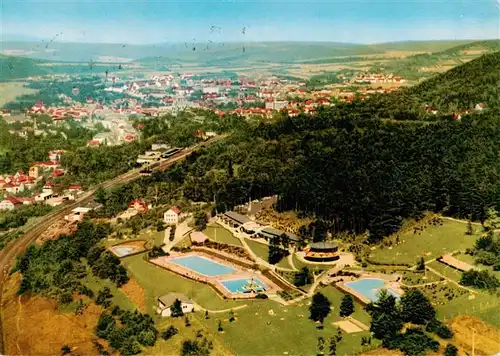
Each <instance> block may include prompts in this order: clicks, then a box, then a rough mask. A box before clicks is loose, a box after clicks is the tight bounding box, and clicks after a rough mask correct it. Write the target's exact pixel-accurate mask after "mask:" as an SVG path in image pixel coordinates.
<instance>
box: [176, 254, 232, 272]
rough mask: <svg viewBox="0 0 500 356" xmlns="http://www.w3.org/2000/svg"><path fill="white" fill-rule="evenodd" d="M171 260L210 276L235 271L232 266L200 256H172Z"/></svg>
mask: <svg viewBox="0 0 500 356" xmlns="http://www.w3.org/2000/svg"><path fill="white" fill-rule="evenodd" d="M171 261H172V262H173V263H175V264H177V265H179V266H182V267H186V268H189V269H191V270H193V271H195V272H197V273H199V274H202V275H204V276H210V277H214V276H221V275H223V274H229V273H233V272H234V271H235V269H234V268H231V267H229V266H226V265H223V264H221V263H217V262H215V261H212V260H210V259H208V258H205V257H201V256H186V257H176V258H172V259H171Z"/></svg>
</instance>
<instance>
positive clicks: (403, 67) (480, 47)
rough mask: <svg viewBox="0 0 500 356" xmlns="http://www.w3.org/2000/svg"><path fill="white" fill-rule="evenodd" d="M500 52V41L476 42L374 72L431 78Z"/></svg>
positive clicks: (409, 77)
mask: <svg viewBox="0 0 500 356" xmlns="http://www.w3.org/2000/svg"><path fill="white" fill-rule="evenodd" d="M495 51H500V40H485V41H475V42H469V43H464V44H460V45H458V46H453V47H450V48H447V49H444V50H441V51H438V52H432V53H422V54H416V55H413V56H409V57H407V58H404V59H399V60H394V61H391V62H386V63H381V64H379V65H376V66H374V68H373V69H372V70H373V71H379V70H381V71H384V72H390V73H394V74H397V75H401V76H403V77H405V78H407V79H419V78H426V77H430V76H432V75H433V74H435V73H439V72H445V71H446V70H449V69H451V68H453V67H455V66H457V65H460V64H463V63H465V62H468V61H470V60H473V59H475V58H477V57H479V56H481V55H482V54H486V53H492V52H495Z"/></svg>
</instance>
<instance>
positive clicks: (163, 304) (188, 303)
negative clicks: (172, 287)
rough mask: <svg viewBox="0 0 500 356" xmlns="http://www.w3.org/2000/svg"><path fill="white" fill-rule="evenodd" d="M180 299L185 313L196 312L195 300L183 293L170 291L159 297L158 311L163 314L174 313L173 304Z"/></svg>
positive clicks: (169, 314)
mask: <svg viewBox="0 0 500 356" xmlns="http://www.w3.org/2000/svg"><path fill="white" fill-rule="evenodd" d="M176 299H179V301H180V302H181V308H182V312H183V313H184V314H186V313H191V312H194V302H193V301H192V300H191V299H189V298H188V297H186V296H185V295H184V294H181V293H169V294H167V295H164V296H162V297H159V298H158V307H157V308H156V311H157V312H158V314H160V315H161V316H164V317H165V316H171V315H172V310H171V308H172V305H173V304H174V302H175V301H176Z"/></svg>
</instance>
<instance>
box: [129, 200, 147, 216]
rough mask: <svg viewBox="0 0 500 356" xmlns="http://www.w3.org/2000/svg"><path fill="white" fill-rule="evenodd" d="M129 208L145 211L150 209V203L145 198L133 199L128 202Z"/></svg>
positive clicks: (138, 211) (139, 211)
mask: <svg viewBox="0 0 500 356" xmlns="http://www.w3.org/2000/svg"><path fill="white" fill-rule="evenodd" d="M128 207H129V209H133V210H135V211H136V212H137V213H145V212H146V211H148V205H147V204H146V202H144V200H133V201H131V202H130V203H129V204H128Z"/></svg>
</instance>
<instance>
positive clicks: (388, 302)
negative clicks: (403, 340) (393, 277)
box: [366, 289, 403, 340]
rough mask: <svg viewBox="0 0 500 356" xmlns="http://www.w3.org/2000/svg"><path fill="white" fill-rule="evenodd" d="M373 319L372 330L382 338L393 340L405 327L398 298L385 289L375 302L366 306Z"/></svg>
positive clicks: (378, 337)
mask: <svg viewBox="0 0 500 356" xmlns="http://www.w3.org/2000/svg"><path fill="white" fill-rule="evenodd" d="M366 310H367V312H368V313H369V314H370V315H371V317H372V321H371V325H370V331H371V332H372V333H373V335H374V336H375V337H376V338H377V339H380V340H386V339H387V340H393V339H395V338H396V335H397V334H398V333H399V331H400V330H401V328H402V327H403V320H402V318H401V316H400V313H399V310H398V309H397V307H396V298H395V297H394V296H393V295H391V294H389V293H388V292H387V291H386V290H385V289H384V290H382V291H381V292H380V295H379V298H378V300H377V301H376V302H375V303H370V304H368V305H367V306H366Z"/></svg>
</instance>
